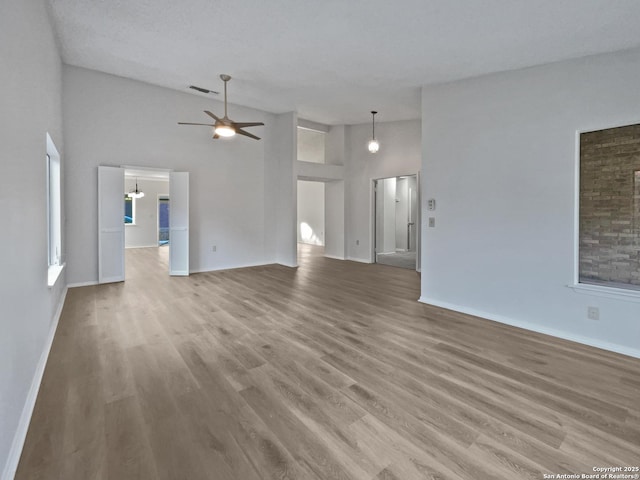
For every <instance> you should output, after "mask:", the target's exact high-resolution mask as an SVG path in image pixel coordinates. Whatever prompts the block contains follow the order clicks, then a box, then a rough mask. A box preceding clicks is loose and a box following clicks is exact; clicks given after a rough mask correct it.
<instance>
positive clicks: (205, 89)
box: [189, 85, 220, 95]
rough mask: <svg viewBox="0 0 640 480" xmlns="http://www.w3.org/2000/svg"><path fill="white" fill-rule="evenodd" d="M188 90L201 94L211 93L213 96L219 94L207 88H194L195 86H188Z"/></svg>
mask: <svg viewBox="0 0 640 480" xmlns="http://www.w3.org/2000/svg"><path fill="white" fill-rule="evenodd" d="M189 88H191V89H193V90H197V91H198V92H202V93H212V94H214V95H218V94H219V93H220V92H216V91H215V90H209V89H207V88H202V87H196V86H195V85H189Z"/></svg>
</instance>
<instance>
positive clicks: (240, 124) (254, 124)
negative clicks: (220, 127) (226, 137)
mask: <svg viewBox="0 0 640 480" xmlns="http://www.w3.org/2000/svg"><path fill="white" fill-rule="evenodd" d="M233 125H234V126H235V127H237V128H244V127H258V126H260V125H264V123H262V122H233Z"/></svg>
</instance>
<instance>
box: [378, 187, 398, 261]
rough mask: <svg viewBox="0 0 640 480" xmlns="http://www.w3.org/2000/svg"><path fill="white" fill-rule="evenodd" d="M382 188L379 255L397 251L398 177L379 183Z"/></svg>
mask: <svg viewBox="0 0 640 480" xmlns="http://www.w3.org/2000/svg"><path fill="white" fill-rule="evenodd" d="M379 185H380V186H381V187H382V198H383V202H382V219H381V220H382V224H381V226H382V246H381V247H382V248H381V249H380V251H379V252H378V253H394V252H395V251H396V187H397V186H398V184H397V182H396V177H391V178H385V179H383V180H381V181H380V182H379Z"/></svg>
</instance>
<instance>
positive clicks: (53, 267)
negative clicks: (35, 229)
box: [45, 133, 62, 286]
mask: <svg viewBox="0 0 640 480" xmlns="http://www.w3.org/2000/svg"><path fill="white" fill-rule="evenodd" d="M45 161H46V171H47V247H48V252H47V258H48V263H49V273H48V284H49V286H53V285H54V284H55V282H56V280H57V278H58V276H59V275H60V273H61V272H62V208H61V206H62V201H61V187H60V185H61V183H62V182H61V171H60V154H59V153H58V149H57V148H56V146H55V144H54V143H53V140H52V139H51V136H49V134H48V133H47V154H46V157H45Z"/></svg>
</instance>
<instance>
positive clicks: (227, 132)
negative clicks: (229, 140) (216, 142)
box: [214, 125, 236, 137]
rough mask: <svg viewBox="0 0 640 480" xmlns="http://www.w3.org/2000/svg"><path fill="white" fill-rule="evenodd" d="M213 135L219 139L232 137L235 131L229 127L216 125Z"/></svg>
mask: <svg viewBox="0 0 640 480" xmlns="http://www.w3.org/2000/svg"><path fill="white" fill-rule="evenodd" d="M214 133H215V134H216V135H220V136H221V137H233V136H234V135H235V134H236V129H235V128H233V127H232V126H231V125H218V126H216V128H215V129H214Z"/></svg>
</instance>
